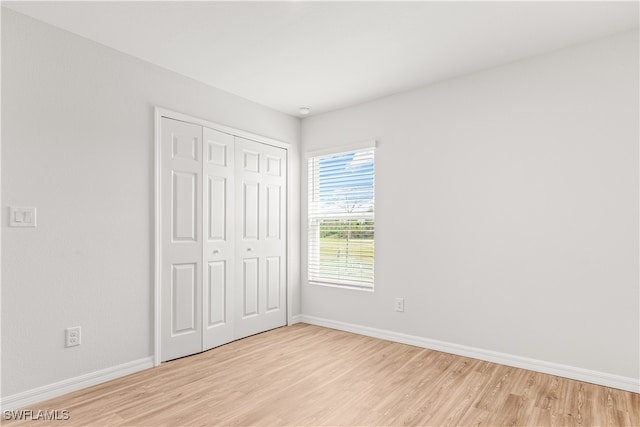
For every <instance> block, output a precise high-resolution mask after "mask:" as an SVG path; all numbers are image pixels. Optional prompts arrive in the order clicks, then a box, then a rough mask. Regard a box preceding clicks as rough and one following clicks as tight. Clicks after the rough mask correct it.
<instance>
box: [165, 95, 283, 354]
mask: <svg viewBox="0 0 640 427" xmlns="http://www.w3.org/2000/svg"><path fill="white" fill-rule="evenodd" d="M154 117H155V141H154V269H153V283H154V332H153V353H154V355H153V363H154V366H158V365H160V363H161V350H160V348H161V346H160V344H161V329H160V327H161V319H162V300H161V298H162V293H161V284H162V281H161V280H162V229H161V227H162V220H163V218H162V206H161V201H162V199H161V196H162V187H161V179H160V177H161V173H162V164H161V161H162V157H161V144H162V133H161V131H162V118H163V117H166V118H168V119H173V120H178V121H182V122H187V123H193V124H196V125H200V126H203V127H207V128H211V129H214V130H217V131H220V132H224V133H228V134H231V135H233V136H237V137H241V138H246V139H250V140H253V141H256V142H260V143H262V144H266V145H272V146H274V147H279V148H283V149H285V150H287V161H286V167H287V181H286V188H287V199H286V215H287V219H286V227H287V242H286V243H287V249H286V260H287V268H286V279H285V280H286V296H287V305H286V309H287V325H291V324H293V319H292V286H291V285H290V279H291V262H290V250H291V248H292V244H291V199H290V194H291V169H292V168H291V166H292V164H291V162H292V159H291V149H290V148H291V144H288V143H286V142H282V141H278V140H275V139H272V138H267V137H264V136H261V135H256V134H253V133H251V132H246V131H243V130H241V129H235V128H232V127H229V126H225V125H221V124H218V123H214V122H210V121H208V120H204V119H200V118H197V117H192V116H189V115H187V114H182V113H179V112H176V111H172V110H168V109H166V108H162V107H155V109H154Z"/></svg>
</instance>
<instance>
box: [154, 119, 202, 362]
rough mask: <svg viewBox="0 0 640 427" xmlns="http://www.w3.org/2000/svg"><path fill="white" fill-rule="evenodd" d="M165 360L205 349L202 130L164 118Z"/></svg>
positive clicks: (162, 296)
mask: <svg viewBox="0 0 640 427" xmlns="http://www.w3.org/2000/svg"><path fill="white" fill-rule="evenodd" d="M161 126H162V134H161V145H162V147H161V168H162V170H161V177H160V180H161V184H160V185H161V227H162V230H161V234H162V253H161V257H162V262H161V265H162V272H161V274H162V278H161V282H162V285H161V288H162V289H161V307H162V315H161V341H162V342H161V360H162V361H166V360H171V359H175V358H177V357H182V356H185V355H188V354H193V353H197V352H200V351H202V304H201V301H202V259H203V258H202V256H203V254H202V206H203V205H202V127H201V126H197V125H194V124H190V123H185V122H180V121H177V120H172V119H168V118H162V123H161Z"/></svg>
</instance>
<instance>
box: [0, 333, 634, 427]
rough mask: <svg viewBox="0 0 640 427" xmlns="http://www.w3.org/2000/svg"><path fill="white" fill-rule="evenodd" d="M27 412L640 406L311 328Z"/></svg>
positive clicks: (122, 417)
mask: <svg viewBox="0 0 640 427" xmlns="http://www.w3.org/2000/svg"><path fill="white" fill-rule="evenodd" d="M30 409H32V410H34V411H37V410H44V409H49V410H55V409H58V410H63V409H66V410H68V411H69V414H70V420H68V421H59V422H44V421H35V422H32V423H31V424H32V425H37V426H44V425H50V424H53V425H65V426H87V425H91V426H106V425H113V426H115V425H126V426H137V425H139V426H160V425H165V426H178V425H189V426H203V425H232V426H246V425H261V426H265V425H296V426H315V425H346V426H352V425H353V426H356V425H358V426H387V425H389V426H390V425H426V426H444V425H465V426H466V425H474V426H499V425H519V426H565V425H566V426H573V425H579V426H606V425H615V426H638V425H640V394H636V393H629V392H624V391H620V390H616V389H610V388H606V387H601V386H596V385H592V384H587V383H582V382H579V381H573V380H568V379H564V378H559V377H554V376H551V375H545V374H539V373H535V372H531V371H526V370H523V369H516V368H510V367H507V366H503V365H498V364H495V363H489V362H483V361H479V360H475V359H469V358H466V357H460V356H454V355H451V354H447V353H441V352H437V351H431V350H425V349H422V348H418V347H412V346H409V345H404V344H397V343H392V342H389V341H383V340H379V339H375V338H368V337H364V336H360V335H354V334H350V333H346V332H340V331H335V330H331V329H326V328H321V327H317V326H311V325H305V324H298V325H294V326H291V327H284V328H280V329H276V330H273V331H270V332H266V333H264V334H260V335H255V336H253V337H249V338H245V339H243V340H240V341H236V342H233V343H231V344H228V345H225V346H222V347H218V348H216V349H214V350H210V351H208V352H205V353H201V354H198V355H195V356H191V357H187V358H183V359H179V360H175V361H172V362H168V363H165V364H163V365H161V366H159V367H157V368H153V369H149V370H146V371H143V372H139V373H137V374H133V375H129V376H127V377H124V378H120V379H117V380H114V381H110V382H108V383H105V384H101V385H98V386H94V387H91V388H89V389H85V390H81V391H78V392H74V393H71V394H68V395H66V396H62V397H60V398H57V399H53V400H50V401H48V402H44V403H42V404H39V405H35V406H32V407H31V408H30ZM3 425H24V423H20V422H5V423H4V424H3Z"/></svg>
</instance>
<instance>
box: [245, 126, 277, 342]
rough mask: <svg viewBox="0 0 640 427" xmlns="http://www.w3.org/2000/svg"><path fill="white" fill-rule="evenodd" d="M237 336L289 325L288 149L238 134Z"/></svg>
mask: <svg viewBox="0 0 640 427" xmlns="http://www.w3.org/2000/svg"><path fill="white" fill-rule="evenodd" d="M235 152H236V153H235V156H236V161H235V177H236V188H235V194H236V203H235V206H236V218H237V221H239V223H237V224H236V260H235V261H236V275H235V280H236V284H235V289H236V295H235V297H236V300H235V337H236V338H243V337H246V336H249V335H253V334H256V333H259V332H264V331H267V330H269V329H273V328H277V327H279V326H283V325H285V324H286V320H287V316H286V285H287V284H286V277H287V276H286V250H287V247H286V242H287V235H286V221H287V218H286V199H287V193H286V191H287V188H286V182H287V175H286V174H287V151H286V150H285V149H282V148H277V147H274V146H270V145H265V144H261V143H258V142H255V141H251V140H248V139H244V138H239V137H236V138H235Z"/></svg>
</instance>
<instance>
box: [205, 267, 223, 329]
mask: <svg viewBox="0 0 640 427" xmlns="http://www.w3.org/2000/svg"><path fill="white" fill-rule="evenodd" d="M207 273H208V276H209V277H208V290H209V292H208V294H209V295H208V296H209V311H208V315H209V317H208V319H207V326H209V327H210V326H217V325H220V324H224V323H226V322H227V307H226V304H225V302H226V300H227V263H226V261H211V262H209V264H208V271H207Z"/></svg>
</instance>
